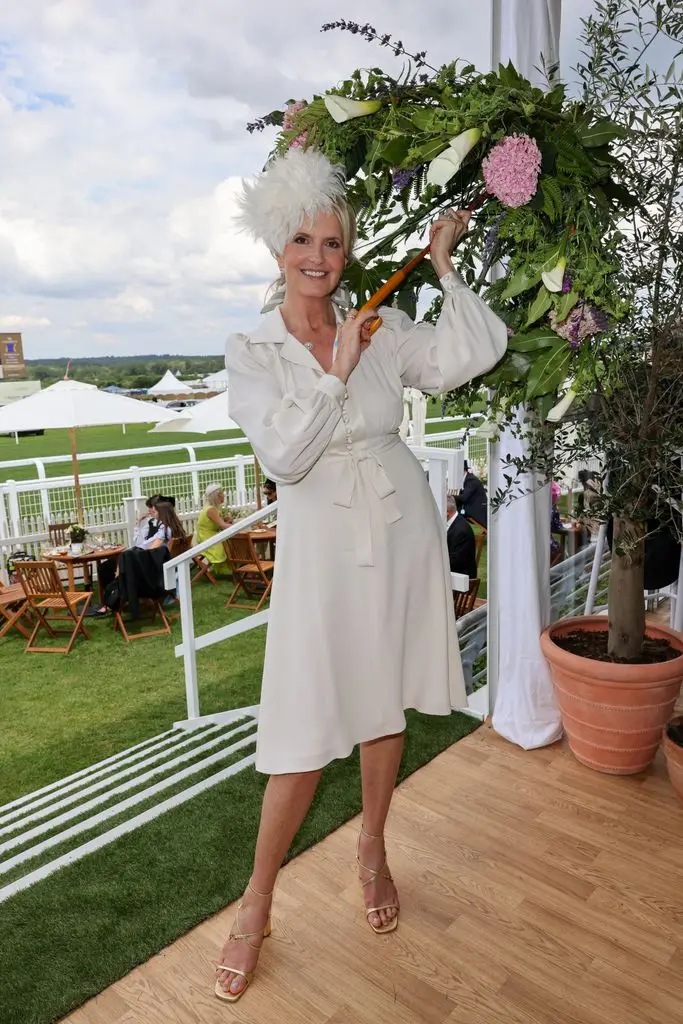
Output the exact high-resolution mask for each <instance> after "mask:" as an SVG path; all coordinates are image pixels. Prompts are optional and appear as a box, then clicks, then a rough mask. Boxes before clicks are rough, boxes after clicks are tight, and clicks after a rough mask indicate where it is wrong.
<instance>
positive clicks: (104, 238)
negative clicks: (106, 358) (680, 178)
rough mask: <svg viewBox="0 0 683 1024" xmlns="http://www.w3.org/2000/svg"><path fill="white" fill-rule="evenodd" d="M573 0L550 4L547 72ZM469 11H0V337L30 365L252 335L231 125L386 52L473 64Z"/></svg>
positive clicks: (484, 34) (354, 2)
mask: <svg viewBox="0 0 683 1024" xmlns="http://www.w3.org/2000/svg"><path fill="white" fill-rule="evenodd" d="M590 8H591V2H590V0H565V2H564V14H563V26H562V29H563V32H562V38H563V42H562V59H563V62H564V66H565V68H566V67H568V65H569V64H570V63H571V62H573V61H574V60H575V58H576V38H577V35H578V31H579V18H580V17H581V16H582V15H585V14H586V13H587V12H588V11H589V10H590ZM488 11H489V3H488V2H485V0H479V2H477V3H475V2H474V0H427V2H425V0H422V2H415V0H392V2H388V0H372V2H368V0H343V2H342V0H316V2H313V0H287V2H282V0H281V2H275V0H258V2H256V3H248V2H246V0H115V2H114V0H17V2H16V3H9V2H6V3H4V4H2V11H1V12H0V140H1V145H2V149H1V153H2V158H1V159H0V330H20V331H22V332H23V334H24V348H25V353H26V355H27V357H29V358H38V357H46V356H49V355H60V356H71V357H77V356H84V355H91V356H97V355H104V354H107V355H129V354H143V353H169V352H170V353H188V354H205V353H219V352H221V351H222V347H223V340H224V338H225V336H226V334H228V333H229V332H230V331H231V330H234V329H236V328H239V327H240V326H242V327H244V326H245V325H249V324H250V323H251V322H253V320H254V317H255V316H256V315H257V313H258V310H259V308H260V300H261V298H262V296H263V293H264V290H265V286H266V283H267V282H268V281H269V280H270V279H271V278H272V276H273V274H272V273H271V266H272V264H271V260H270V257H269V256H268V254H267V253H266V252H265V251H264V250H262V249H261V248H260V247H259V246H256V245H253V244H251V243H250V242H249V241H248V240H247V239H245V238H244V236H241V235H239V234H237V233H236V232H235V230H234V228H233V226H232V216H233V213H234V196H235V192H236V190H237V188H238V186H239V181H240V178H241V176H242V175H249V174H252V173H254V172H255V171H257V170H258V169H259V168H260V167H261V166H262V164H263V162H264V160H265V158H266V156H267V153H268V150H269V148H270V142H271V138H272V137H270V136H266V135H255V136H249V135H248V134H247V132H246V131H245V127H244V126H245V124H246V122H247V121H249V120H251V119H253V118H254V117H255V116H258V115H259V114H261V113H264V112H265V111H268V110H272V109H274V108H276V107H280V106H282V105H283V103H284V101H285V100H286V99H287V98H288V97H290V96H292V97H296V98H299V97H307V96H310V95H311V94H312V93H313V92H314V91H321V90H324V89H325V88H326V87H329V86H331V85H333V84H334V83H335V82H336V81H337V80H338V79H340V78H342V77H344V76H345V75H346V74H347V73H348V72H349V71H350V70H352V69H353V68H355V67H359V66H369V65H371V64H378V63H382V64H383V65H384V66H385V67H387V68H391V67H392V61H394V64H393V68H394V70H395V69H396V62H395V58H392V57H391V55H390V54H389V53H388V51H385V50H380V49H378V48H375V47H372V46H370V45H369V44H367V43H365V42H363V41H362V40H359V39H357V38H354V37H352V36H349V35H348V34H346V33H329V34H325V35H321V34H320V32H319V28H320V25H321V24H322V23H323V22H325V21H329V20H335V19H337V18H339V17H345V18H347V19H351V20H358V21H361V22H364V21H367V20H370V21H371V22H372V23H373V24H374V25H375V26H376V27H377V29H378V30H381V31H387V32H391V33H392V34H393V35H394V36H398V37H399V38H401V39H402V40H403V42H404V43H405V45H406V46H407V47H408V48H410V47H413V48H415V49H427V50H428V53H429V57H430V62H431V63H433V64H435V63H441V62H443V61H445V60H447V59H451V58H453V57H455V56H462V57H466V58H467V59H469V60H471V61H472V62H473V63H475V64H476V65H477V66H478V67H480V68H481V69H482V70H485V69H486V68H487V67H488V60H489V13H488Z"/></svg>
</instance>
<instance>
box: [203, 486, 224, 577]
mask: <svg viewBox="0 0 683 1024" xmlns="http://www.w3.org/2000/svg"><path fill="white" fill-rule="evenodd" d="M224 502H225V491H224V490H223V488H222V486H221V485H220V484H209V486H208V487H207V488H206V490H205V491H204V508H203V509H202V511H201V512H200V513H199V519H198V520H197V542H198V543H199V544H201V543H202V541H205V540H208V539H209V538H210V537H213V536H214V535H215V534H217V533H220V532H221V530H225V529H227V527H228V526H230V525H231V524H232V519H230V518H229V517H228V518H225V519H224V518H223V515H222V506H223V503H224ZM204 557H205V558H206V559H207V561H209V562H211V568H212V570H213V572H215V573H218V574H221V573H223V574H225V573H229V572H230V566H229V564H228V556H227V554H226V551H225V547H224V546H223V544H214V546H213V547H211V548H207V549H206V551H205V552H204Z"/></svg>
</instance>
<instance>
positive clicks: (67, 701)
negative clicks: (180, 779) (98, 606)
mask: <svg viewBox="0 0 683 1024" xmlns="http://www.w3.org/2000/svg"><path fill="white" fill-rule="evenodd" d="M230 589H231V584H230V582H229V581H226V582H222V581H221V583H219V585H218V586H216V587H212V586H209V585H208V584H203V583H202V584H199V585H197V586H196V587H194V588H193V600H194V603H195V617H196V629H197V630H198V631H200V632H208V631H209V630H212V629H217V628H218V627H219V626H221V625H223V624H224V623H226V622H231V621H234V620H235V619H238V618H241V617H243V616H244V615H245V614H249V612H240V611H234V610H232V609H227V608H225V607H224V605H225V600H226V599H227V596H228V594H229V593H230ZM86 622H87V626H86V628H87V629H88V631H89V633H90V635H91V637H92V639H91V640H89V641H86V640H83V639H79V640H77V642H76V646H75V647H74V649H73V651H72V653H71V654H70V655H69V656H68V657H65V656H64V655H61V654H59V655H58V654H25V653H24V647H25V641H24V640H23V638H22V637H20V636H19V634H18V633H16V632H15V633H12V634H8V635H7V636H5V637H3V638H2V640H0V679H1V683H0V685H1V686H2V702H1V704H0V747H1V749H2V770H1V771H0V804H2V803H6V802H8V801H10V800H13V799H14V798H16V797H18V796H22V795H23V794H24V793H28V792H31V791H33V790H35V789H38V788H40V787H41V786H44V785H47V784H48V783H49V782H52V781H53V780H54V779H58V778H63V777H64V776H66V775H70V774H72V773H73V772H76V771H78V770H79V769H80V768H84V767H86V766H87V765H90V764H94V763H95V762H96V761H100V760H102V759H103V758H106V757H109V756H110V755H111V754H115V753H117V752H118V751H120V750H123V749H124V748H126V747H129V746H133V744H135V743H140V742H142V741H143V740H145V739H147V738H148V737H149V736H154V735H156V734H158V733H161V732H164V731H165V730H166V729H168V728H169V727H170V726H171V725H172V724H173V722H174V721H179V720H181V719H184V718H186V717H187V712H186V707H185V685H184V677H183V665H182V661H181V660H180V659H177V658H176V657H175V655H174V645H175V644H176V643H178V642H179V641H180V626H179V624H178V623H176V624H174V627H173V633H174V635H173V638H171V637H168V636H155V637H146V638H144V639H141V640H134V641H131V642H130V643H126V642H125V641H124V640H123V639H122V637H121V634H120V633H115V632H114V629H113V620H112V619H111V618H110V617H108V618H106V619H88V620H86ZM264 637H265V628H264V627H261V628H260V629H256V630H251V631H250V632H248V633H245V634H242V635H241V636H238V637H235V638H234V639H233V640H231V641H229V642H228V643H227V644H224V645H221V646H217V647H213V648H209V649H208V650H206V651H201V652H200V653H199V655H198V659H197V661H198V670H199V678H200V688H199V695H200V707H201V712H202V714H210V713H211V712H214V711H221V710H225V709H226V708H233V707H244V706H246V705H250V704H255V703H257V702H258V693H259V687H260V682H261V667H262V661H263V643H264Z"/></svg>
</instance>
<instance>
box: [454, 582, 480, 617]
mask: <svg viewBox="0 0 683 1024" xmlns="http://www.w3.org/2000/svg"><path fill="white" fill-rule="evenodd" d="M480 582H481V581H480V580H479V578H477V579H475V580H473V579H471V580H470V588H469V590H460V591H459V590H454V591H453V605H454V607H455V617H456V619H459V618H461V617H462V616H463V615H467V613H468V612H471V611H473V610H474V607H475V603H476V600H477V594H478V592H479V584H480Z"/></svg>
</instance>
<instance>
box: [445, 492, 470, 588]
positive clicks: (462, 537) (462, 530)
mask: <svg viewBox="0 0 683 1024" xmlns="http://www.w3.org/2000/svg"><path fill="white" fill-rule="evenodd" d="M446 523H447V526H446V543H447V544H448V559H449V561H450V564H451V572H462V573H465V575H467V576H469V578H470V579H471V580H473V579H476V577H477V555H476V547H475V542H474V530H473V529H472V527H471V526H470V524H469V523H468V522H467V519H466V518H465V514H464V512H463V503H462V498H460V497H457V496H456V495H455V494H449V495H448V496H447V498H446Z"/></svg>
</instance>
